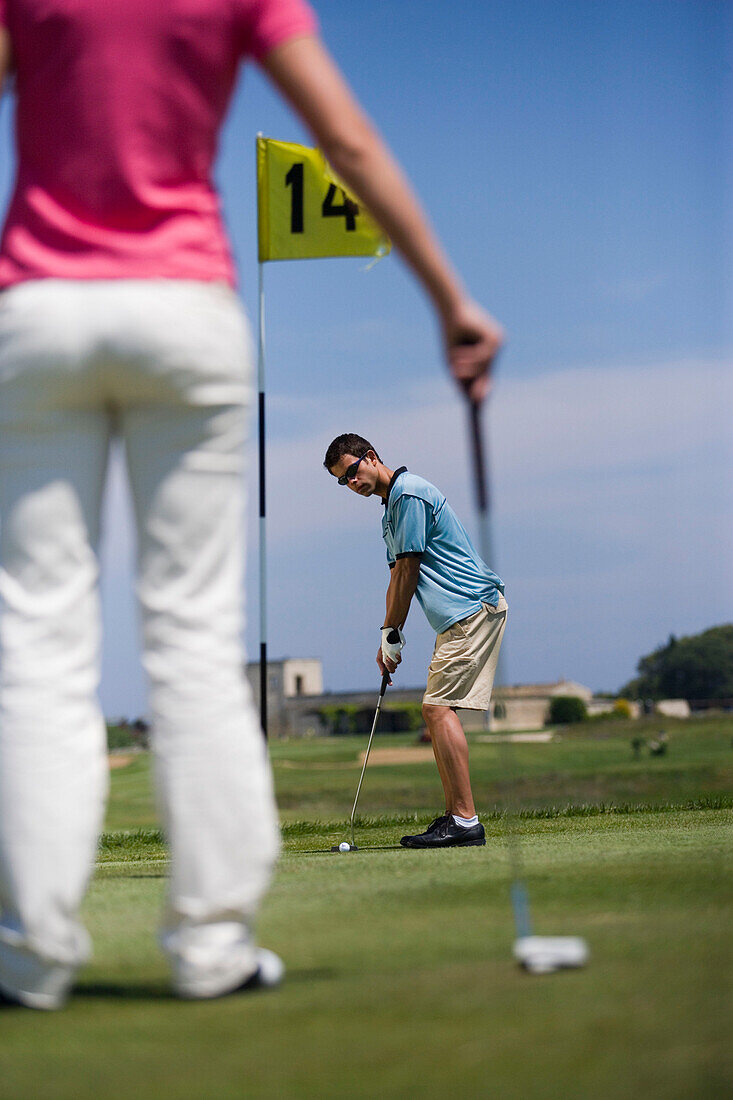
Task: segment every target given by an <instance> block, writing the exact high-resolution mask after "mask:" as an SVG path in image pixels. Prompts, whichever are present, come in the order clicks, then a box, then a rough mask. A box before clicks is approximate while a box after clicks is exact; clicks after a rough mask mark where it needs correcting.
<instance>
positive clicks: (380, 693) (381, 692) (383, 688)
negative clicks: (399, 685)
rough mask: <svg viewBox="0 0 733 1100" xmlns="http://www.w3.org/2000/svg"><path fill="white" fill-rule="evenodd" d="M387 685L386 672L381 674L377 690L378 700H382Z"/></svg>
mask: <svg viewBox="0 0 733 1100" xmlns="http://www.w3.org/2000/svg"><path fill="white" fill-rule="evenodd" d="M388 683H389V673H388V672H383V673H382V686H381V687H380V689H379V698H380V699H381V698H382V696H383V695H384V693H385V691H386V690H387V684H388Z"/></svg>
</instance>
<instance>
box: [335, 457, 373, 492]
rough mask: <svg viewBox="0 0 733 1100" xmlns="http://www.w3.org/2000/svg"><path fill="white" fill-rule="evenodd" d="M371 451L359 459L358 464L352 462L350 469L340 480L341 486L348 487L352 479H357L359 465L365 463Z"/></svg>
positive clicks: (348, 468)
mask: <svg viewBox="0 0 733 1100" xmlns="http://www.w3.org/2000/svg"><path fill="white" fill-rule="evenodd" d="M368 454H369V451H365V452H364V454H363V455H362V456H361V458H357V460H356V462H352V463H351V465H350V466H349V467H347V469H346V470H345V471H344V473H343V474H342V475H341V477H340V478H339V479H338V482H339V485H348V483H349V482H350V481H351V479H352V477H356V471H357V470H358V469H359V465H360V464H361V463H362V462H363V461H364V459H365V458H366V456H367V455H368Z"/></svg>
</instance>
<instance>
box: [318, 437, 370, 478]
mask: <svg viewBox="0 0 733 1100" xmlns="http://www.w3.org/2000/svg"><path fill="white" fill-rule="evenodd" d="M367 451H374V453H375V455H377V460H378V461H379V462H381V461H382V460H381V458H380V457H379V455H378V454H377V451H376V448H374V447H372V445H371V443H370V442H369V440H368V439H365V438H364V436H363V435H355V434H354V432H347V433H346V434H345V435H337V436H336V438H335V439H334V440H333V442H332V443H329V445H328V450H327V451H326V457H325V458H324V460H323V465H324V466H325V467H326V469H327V470H328V472H329V473H330V472H331V470H332V469H333V467H334V466H335V465H336V463H337V462H338V460H339V459H340V458H343V456H344V455H353V456H354V458H361V457H362V455H365V454H366V453H367Z"/></svg>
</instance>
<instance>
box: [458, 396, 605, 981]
mask: <svg viewBox="0 0 733 1100" xmlns="http://www.w3.org/2000/svg"><path fill="white" fill-rule="evenodd" d="M469 413H470V420H471V439H472V443H473V472H474V482H475V489H476V505H477V509H478V516H479V549H480V552H481V557H482V558H483V559H484V561H485V562H486V563H487V565H490V564H491V561H492V559H493V553H492V547H491V526H490V514H489V513H490V507H489V489H488V478H487V476H486V459H485V454H484V445H483V436H482V432H481V418H480V405H478V404H477V403H476V402H475V401H471V400H470V399H469ZM496 678H497V680H498V679H499V677H498V669H497V677H496ZM500 745H502V746H503V750H504V754H505V755H504V759H505V763H506V765H507V768H506V771H507V773H508V777H509V782H508V789H509V792H510V793H509V794H508V795H507V798H506V806H505V813H504V836H505V839H506V845H507V852H508V854H509V866H510V871H511V876H512V885H511V899H512V911H513V913H514V927H515V930H516V937H517V938H516V940H515V941H514V949H513V954H514V958H515V959H516V960H517V962H518V963H519V965H520V966H522V967H523V968H524V969H525V970H527V971H528V972H529V973H530V974H551V973H553V971H555V970H564V969H567V968H571V967H578V966H584V965H585V963H586V962H587V961H588V945H587V944H586V942H585V940H583V939H581V938H580V936H535V935H533V934H532V920H531V917H530V911H529V895H528V893H527V887H526V885H525V882H524V862H523V859H522V847H521V844H520V841H519V833H518V830H517V825H516V808H515V806H514V805H513V804H512V803H513V800H512V792H513V789H514V768H513V756H512V753H511V746H510V744H509V742H508V741H502V742H500Z"/></svg>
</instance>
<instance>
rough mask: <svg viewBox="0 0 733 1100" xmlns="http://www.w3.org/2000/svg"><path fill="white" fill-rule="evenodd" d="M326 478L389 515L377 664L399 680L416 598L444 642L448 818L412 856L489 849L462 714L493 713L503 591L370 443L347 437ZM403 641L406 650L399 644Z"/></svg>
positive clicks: (432, 695)
mask: <svg viewBox="0 0 733 1100" xmlns="http://www.w3.org/2000/svg"><path fill="white" fill-rule="evenodd" d="M324 466H325V467H326V469H327V470H328V471H329V472H330V473H331V474H333V476H334V477H336V478H338V482H339V485H345V486H348V488H349V489H351V490H352V491H353V492H355V493H359V495H360V496H364V497H370V496H378V497H381V499H382V504H383V505H384V515H383V516H382V537H383V538H384V541H385V543H386V544H387V561H388V562H389V567H390V571H391V575H390V581H389V587H388V589H387V610H386V615H385V619H384V625H383V626H382V642H381V645H380V647H379V649H378V651H377V664H378V665H379V668H380V670H381V671H382V672H383V673H384V672H385V671H386V672H390V673H392V672H394V671H395V669H396V668H397V665H398V664H399V663H400V661H401V660H402V658H401V656H400V651H401V649H402V647H403V646H404V644H405V637H404V634H403V633H402V627H403V626H404V623H405V620H406V619H407V613H408V611H409V609H410V602H411V600H412V597H413V596H414V595H417V598H418V601H419V603H420V605H421V607H422V609H423V611H424V612H425V615H426V616H427V619H428V622H429V623H430V625H431V626H432V627H433V629H434V630H435V632H436V634H437V638H436V641H435V649H434V651H433V659H432V661H431V662H430V668H429V669H428V684H427V691H426V692H425V695H424V696H423V707H422V713H423V717H424V719H425V724H426V726H427V728H428V732H429V733H430V739H431V741H432V743H433V752H434V754H435V762H436V764H437V765H438V772H439V773H440V780H441V783H442V784H443V791H444V792H445V813H444V814H442V815H441V816H440V817H437V818H436V819H435V821H433V822H432V824H431V825H429V826H428V828H427V829H426V830H425V832H424V833H419V834H417V835H416V836H403V837H402V840H401V842H400V843H401V844H403V845H404V847H405V848H450V847H458V846H461V847H465V846H468V845H475V844H485V843H486V840H485V836H484V827H483V825H481V823H480V822H479V819H478V817H477V815H476V807H475V806H474V803H473V795H472V793H471V779H470V775H469V770H468V745H467V743H466V737H465V734H464V732H463V728H462V726H461V723H460V721H459V720H458V716H457V714H456V708H457V707H462V708H464V709H466V710H487V709H488V706H489V701H490V699H491V689H492V687H493V683H494V674H495V672H496V664H497V660H498V657H499V647H500V645H501V639H502V636H503V634H504V627H505V625H506V615H507V604H506V600H505V599H504V585H503V584H502V582H501V580H500V579H499V577H497V575H496V573H492V571H491V570H490V569H489V567H488V566H487V565H486V563H485V562H483V561H482V560H481V558H480V557H479V556H478V554H477V553H476V551H475V550H474V548H473V546H472V545H471V540H470V539H469V537H468V535H467V534H466V532H465V530H464V529H463V526H462V525H461V523H460V521H459V519H458V517H457V516H456V514H455V512H454V511H453V509H452V508H451V506H450V505H449V504H448V501H447V500H446V499H445V497H444V496H443V494H442V493H441V492H440V490H439V489H436V488H435V486H434V485H431V484H430V482H429V481H425V480H424V479H423V478H421V477H418V476H417V475H416V474H411V473H409V472H408V470H407V467H405V466H400V467H399V469H397V470H391V469H390V468H389V467H388V466H385V464H384V463H383V462H382V460H381V459H380V457H379V455H378V454H377V451H376V450H375V449H374V447H373V446H372V445H371V443H369V441H368V440H366V439H364V438H362V436H360V435H352V434H349V435H340V436H338V437H337V438H336V439H334V441H333V442H332V443H331V444H330V446H329V448H328V450H327V451H326V458H325V461H324ZM395 632H396V633H397V635H398V638H399V640H398V641H396V642H394V641H390V640H389V639H390V637H392V638H394V636H395Z"/></svg>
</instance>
